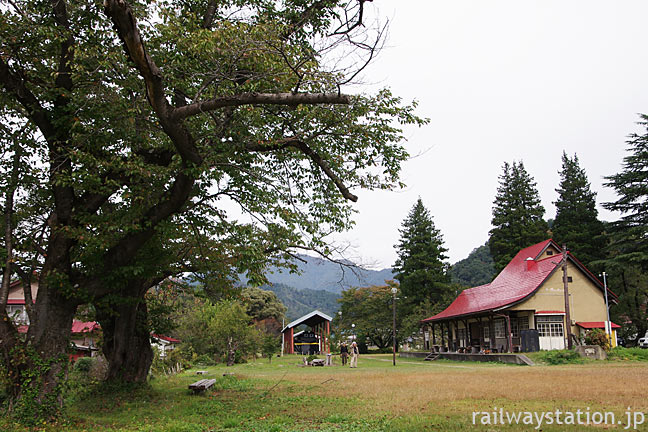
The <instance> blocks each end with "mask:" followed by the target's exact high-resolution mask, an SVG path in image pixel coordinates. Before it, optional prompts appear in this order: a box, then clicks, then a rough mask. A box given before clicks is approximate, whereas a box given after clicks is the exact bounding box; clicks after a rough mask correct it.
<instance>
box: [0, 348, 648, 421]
mask: <svg viewBox="0 0 648 432" xmlns="http://www.w3.org/2000/svg"><path fill="white" fill-rule="evenodd" d="M300 362H301V357H298V356H287V357H284V358H281V359H273V361H272V364H268V362H267V360H257V361H256V362H250V363H247V364H241V365H236V366H233V367H230V368H227V367H224V366H222V367H207V368H200V369H205V370H208V372H209V375H208V377H212V378H216V379H217V384H216V386H215V387H214V388H213V391H207V392H206V393H205V394H202V395H192V394H190V392H189V391H188V389H187V385H188V384H190V383H191V382H193V381H196V380H197V379H199V377H197V376H196V374H195V369H194V370H190V371H187V372H185V373H182V374H180V375H177V376H173V377H168V378H167V377H164V378H158V379H155V380H153V381H152V385H151V386H150V388H147V389H140V390H137V391H132V392H129V391H122V392H120V393H117V394H114V393H109V392H102V391H101V390H99V389H96V388H95V389H93V388H88V389H86V390H85V391H81V392H80V393H77V396H76V398H75V400H74V401H72V402H71V403H70V404H69V407H68V411H67V412H68V419H69V420H68V421H66V422H65V423H63V424H59V425H55V426H48V427H46V428H44V430H65V431H68V430H69V431H104V430H123V431H170V432H181V431H183V432H184V431H276V432H280V431H458V430H483V431H486V430H488V431H499V430H534V428H535V426H536V424H537V423H533V424H532V425H522V426H521V425H518V424H514V425H504V426H502V425H492V424H491V425H481V424H480V420H481V419H482V417H480V415H477V416H476V417H474V418H475V421H476V423H477V424H476V425H473V412H475V411H488V412H492V411H493V410H494V409H496V408H497V409H498V410H499V409H500V408H502V409H503V410H504V411H505V412H506V411H507V412H511V413H516V412H521V411H536V412H546V411H551V412H555V410H556V409H560V410H561V411H563V412H564V411H571V412H576V410H577V409H581V410H582V411H583V417H582V419H583V421H584V420H585V418H586V417H585V413H594V412H595V411H601V412H603V411H609V412H614V413H615V415H616V417H615V418H616V422H618V421H622V422H624V424H622V425H616V427H612V426H611V425H607V426H606V425H597V426H594V425H592V426H566V425H564V424H563V425H555V424H554V425H543V426H542V427H541V428H539V430H543V431H554V430H555V431H563V430H600V429H601V428H604V429H612V430H632V425H631V427H630V429H624V428H625V426H626V425H625V422H626V421H627V418H626V414H625V412H626V410H627V408H628V407H630V408H631V410H633V411H638V412H641V413H644V414H648V400H647V399H646V395H647V394H648V392H647V391H646V383H648V367H647V366H646V365H647V363H645V362H630V361H626V362H621V361H614V362H607V361H600V362H593V361H588V362H586V363H585V364H578V365H564V366H515V365H502V364H493V363H490V364H489V363H457V362H448V361H436V362H423V361H421V360H416V359H397V363H398V364H397V366H396V367H394V366H392V364H391V356H389V355H372V356H361V358H360V362H359V367H358V369H350V368H343V367H341V366H335V367H300V366H299V363H300ZM224 372H233V373H234V375H233V376H223V373H224ZM588 408H589V411H587V410H588ZM633 415H634V414H633ZM637 415H638V414H637ZM647 417H648V416H647ZM492 419H494V417H491V422H494V420H492ZM637 419H639V417H637ZM4 422H5V423H3V420H0V430H20V429H18V428H17V427H16V426H14V425H11V424H9V423H6V420H5V421H4ZM638 430H648V418H646V420H645V424H644V425H640V426H638Z"/></svg>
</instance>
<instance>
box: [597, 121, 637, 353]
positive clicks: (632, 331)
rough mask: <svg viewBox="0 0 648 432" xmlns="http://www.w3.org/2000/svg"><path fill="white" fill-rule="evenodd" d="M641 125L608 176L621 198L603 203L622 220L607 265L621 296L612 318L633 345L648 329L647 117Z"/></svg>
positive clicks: (612, 225) (614, 226)
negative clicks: (617, 170) (616, 169)
mask: <svg viewBox="0 0 648 432" xmlns="http://www.w3.org/2000/svg"><path fill="white" fill-rule="evenodd" d="M639 124H640V125H641V126H642V127H644V128H646V133H644V134H643V135H638V134H632V135H630V139H629V140H628V142H627V144H628V152H629V153H630V154H629V155H627V156H626V157H625V158H624V159H623V168H622V170H621V172H620V173H618V174H614V175H611V176H609V177H605V178H606V180H608V182H607V183H605V186H608V187H611V188H613V189H614V190H615V191H616V193H617V195H618V196H619V198H618V199H617V200H616V201H615V202H608V203H604V204H603V206H604V207H605V208H607V209H609V210H613V211H618V212H620V213H621V215H622V216H621V218H620V219H619V220H618V221H616V222H612V223H610V224H609V226H608V227H607V229H608V231H609V232H610V246H609V248H608V251H609V258H608V259H607V260H606V262H605V267H606V271H607V272H608V273H609V276H610V279H609V286H610V287H612V288H613V290H614V291H615V292H616V293H617V295H618V296H619V302H618V304H617V305H615V306H613V307H612V308H611V313H612V318H613V319H618V320H621V321H624V322H626V324H625V325H624V329H623V331H622V336H625V337H626V338H627V339H628V340H629V341H630V343H633V342H634V341H635V340H636V338H639V337H643V336H644V334H645V333H646V330H648V311H647V309H646V305H647V304H648V288H647V285H646V282H648V281H647V277H646V274H647V273H648V272H647V270H648V116H646V115H642V116H641V121H640V122H639Z"/></svg>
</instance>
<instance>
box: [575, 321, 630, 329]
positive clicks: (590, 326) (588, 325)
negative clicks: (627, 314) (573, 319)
mask: <svg viewBox="0 0 648 432" xmlns="http://www.w3.org/2000/svg"><path fill="white" fill-rule="evenodd" d="M576 325H577V326H579V327H583V328H584V329H595V328H600V329H602V328H605V323H604V322H603V321H587V322H577V323H576ZM612 328H614V329H618V328H621V326H620V325H619V324H614V323H612Z"/></svg>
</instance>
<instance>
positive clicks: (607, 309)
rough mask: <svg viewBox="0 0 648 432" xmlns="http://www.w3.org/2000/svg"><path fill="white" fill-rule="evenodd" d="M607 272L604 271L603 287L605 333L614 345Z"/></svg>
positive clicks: (609, 342)
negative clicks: (605, 317)
mask: <svg viewBox="0 0 648 432" xmlns="http://www.w3.org/2000/svg"><path fill="white" fill-rule="evenodd" d="M606 277H607V274H605V272H603V289H605V313H606V314H607V322H606V323H605V334H606V335H607V337H608V344H609V345H610V347H611V346H612V322H611V321H610V305H609V304H608V289H607V279H606Z"/></svg>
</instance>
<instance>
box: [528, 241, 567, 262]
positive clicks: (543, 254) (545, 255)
mask: <svg viewBox="0 0 648 432" xmlns="http://www.w3.org/2000/svg"><path fill="white" fill-rule="evenodd" d="M547 251H551V252H553V254H551V255H549V254H548V253H547ZM560 254H561V252H560V250H558V249H556V248H555V247H554V246H553V245H551V244H550V245H549V246H548V247H547V249H545V251H544V252H542V253H541V254H540V257H538V261H539V260H541V259H544V258H548V257H555V256H556V255H560ZM531 258H535V257H531ZM559 259H560V258H559Z"/></svg>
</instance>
